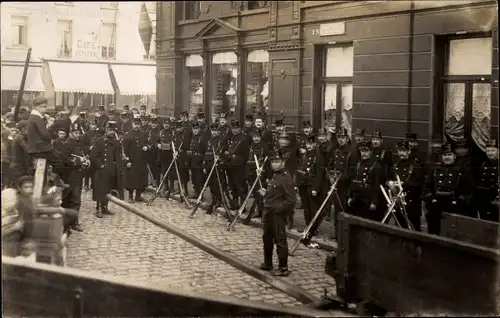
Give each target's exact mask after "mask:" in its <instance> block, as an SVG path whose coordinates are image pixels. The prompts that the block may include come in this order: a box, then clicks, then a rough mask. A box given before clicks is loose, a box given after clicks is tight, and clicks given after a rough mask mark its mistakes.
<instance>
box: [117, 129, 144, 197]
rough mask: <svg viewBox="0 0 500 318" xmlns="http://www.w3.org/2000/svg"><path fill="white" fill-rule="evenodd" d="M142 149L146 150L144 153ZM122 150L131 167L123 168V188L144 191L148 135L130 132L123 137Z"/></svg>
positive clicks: (139, 131) (133, 130)
mask: <svg viewBox="0 0 500 318" xmlns="http://www.w3.org/2000/svg"><path fill="white" fill-rule="evenodd" d="M144 147H146V148H147V149H148V150H147V151H144V150H143V148H144ZM123 150H124V153H125V157H127V158H128V161H127V163H130V165H131V166H130V167H125V179H124V183H123V185H124V188H125V189H129V190H144V189H145V188H146V187H147V186H148V167H147V159H148V152H149V150H150V146H149V145H148V135H147V134H146V133H145V132H144V131H142V130H135V129H132V130H130V131H129V132H127V133H126V134H125V135H124V136H123Z"/></svg>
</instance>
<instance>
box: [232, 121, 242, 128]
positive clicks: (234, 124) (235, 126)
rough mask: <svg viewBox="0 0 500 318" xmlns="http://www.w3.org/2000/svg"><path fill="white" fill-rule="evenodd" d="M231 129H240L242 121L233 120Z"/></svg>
mask: <svg viewBox="0 0 500 318" xmlns="http://www.w3.org/2000/svg"><path fill="white" fill-rule="evenodd" d="M231 127H233V128H240V121H239V120H232V121H231Z"/></svg>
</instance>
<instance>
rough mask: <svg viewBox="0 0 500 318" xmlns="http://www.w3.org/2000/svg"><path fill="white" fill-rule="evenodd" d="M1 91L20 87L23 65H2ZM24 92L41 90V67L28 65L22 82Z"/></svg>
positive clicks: (42, 87)
mask: <svg viewBox="0 0 500 318" xmlns="http://www.w3.org/2000/svg"><path fill="white" fill-rule="evenodd" d="M1 71H2V75H1V76H2V91H18V90H19V88H20V87H21V80H22V78H23V71H24V66H15V65H2V67H1ZM24 91H26V92H43V91H45V87H44V85H43V82H42V68H41V67H36V66H30V67H29V68H28V73H27V74H26V82H25V84H24Z"/></svg>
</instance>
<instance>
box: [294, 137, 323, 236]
mask: <svg viewBox="0 0 500 318" xmlns="http://www.w3.org/2000/svg"><path fill="white" fill-rule="evenodd" d="M315 142H316V138H315V136H308V138H307V139H306V140H305V145H304V150H305V152H304V153H303V154H301V156H300V159H299V164H298V168H297V172H296V173H295V182H296V186H297V187H298V189H299V195H300V201H301V202H302V208H303V209H304V219H305V221H306V224H309V223H311V220H312V219H313V217H314V215H315V214H316V212H317V211H318V209H319V207H320V206H321V203H322V202H323V199H324V195H325V192H324V188H323V183H324V175H325V173H324V169H325V167H324V162H323V156H322V155H321V153H320V152H319V150H318V149H317V148H316V145H315ZM309 144H313V145H314V147H313V148H312V149H308V145H309ZM324 215H325V214H324V211H322V213H321V215H320V217H318V219H317V220H316V222H315V225H314V226H313V227H312V228H311V231H309V236H308V237H307V238H306V240H305V243H306V244H307V243H309V241H310V240H311V238H312V237H313V236H314V235H315V234H316V231H317V229H318V227H319V224H320V223H321V221H322V216H324Z"/></svg>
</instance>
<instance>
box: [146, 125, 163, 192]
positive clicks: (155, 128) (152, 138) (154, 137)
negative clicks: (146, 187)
mask: <svg viewBox="0 0 500 318" xmlns="http://www.w3.org/2000/svg"><path fill="white" fill-rule="evenodd" d="M161 130H162V127H161V120H160V118H159V117H156V118H152V119H151V128H150V129H149V131H148V146H149V152H148V166H149V171H151V174H152V177H153V178H154V181H155V182H156V185H159V184H160V166H159V165H158V164H157V161H158V147H156V145H157V144H158V142H159V140H160V132H161Z"/></svg>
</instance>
